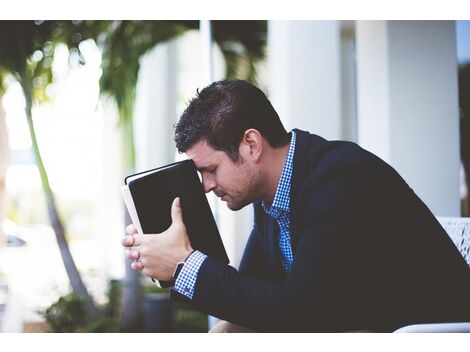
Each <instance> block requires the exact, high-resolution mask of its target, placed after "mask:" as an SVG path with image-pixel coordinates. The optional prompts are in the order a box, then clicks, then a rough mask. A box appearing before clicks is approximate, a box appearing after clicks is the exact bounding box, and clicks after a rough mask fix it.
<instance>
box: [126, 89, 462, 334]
mask: <svg viewBox="0 0 470 352" xmlns="http://www.w3.org/2000/svg"><path fill="white" fill-rule="evenodd" d="M305 113H306V114H308V112H307V111H306V112H305ZM175 141H176V146H177V148H178V150H179V152H185V153H186V154H187V156H188V157H189V158H191V159H193V160H194V162H195V164H196V167H197V168H198V169H199V171H200V172H201V175H202V183H203V187H204V190H205V191H206V192H210V191H213V192H214V193H215V194H216V195H217V196H218V197H220V198H221V200H222V201H225V202H226V203H227V206H228V207H229V208H230V209H232V210H238V209H241V208H243V207H244V206H246V205H248V204H251V203H253V205H254V214H255V220H254V226H253V230H252V233H251V236H250V238H249V240H248V243H247V245H246V249H245V252H244V255H243V259H242V262H241V264H240V267H239V270H238V271H237V270H236V269H235V268H233V267H231V266H229V265H225V264H223V263H221V262H218V261H217V260H215V259H213V258H210V257H207V256H206V255H205V254H204V253H201V252H199V251H193V249H192V247H191V244H190V243H189V240H188V237H187V234H186V230H185V226H184V217H183V216H182V209H181V206H180V204H179V200H178V199H176V200H175V201H174V203H173V206H172V218H173V224H172V225H171V227H170V228H169V229H168V230H167V231H165V232H164V233H162V234H160V235H158V236H146V235H137V234H135V229H134V228H133V227H131V228H129V233H130V234H131V236H127V237H126V238H125V239H124V240H123V245H124V246H126V247H129V251H128V252H127V256H128V257H129V258H132V259H135V262H133V263H132V268H133V269H134V270H141V271H143V273H144V274H145V275H148V276H149V277H152V278H155V279H158V280H165V281H166V280H171V279H172V278H173V276H174V275H175V276H176V283H175V286H174V289H173V290H174V291H175V292H177V294H178V295H182V296H184V297H186V299H187V300H189V301H190V302H191V304H192V305H193V306H194V307H196V308H198V309H200V310H202V311H205V312H207V313H209V314H211V315H214V316H216V317H219V318H221V319H223V320H226V321H228V322H230V323H231V324H236V325H226V326H237V325H238V326H241V327H245V328H249V329H253V330H255V331H351V330H364V329H367V330H374V331H393V330H394V329H396V328H398V327H400V326H403V325H408V324H412V323H423V322H437V321H439V322H443V321H460V320H465V319H470V312H469V304H468V297H470V272H469V268H468V266H467V264H466V263H465V261H464V260H463V258H462V257H461V255H460V253H459V252H458V250H457V249H456V247H455V246H454V244H453V243H452V241H451V240H450V238H449V237H448V236H447V234H446V233H445V231H444V229H443V228H442V227H441V226H440V225H439V223H438V221H437V220H436V219H435V217H434V216H433V215H432V213H431V212H430V211H429V209H428V208H427V207H426V205H425V204H424V203H423V202H422V201H421V200H420V199H419V198H418V197H417V196H416V195H415V194H414V192H413V190H412V189H411V188H410V187H408V185H407V184H406V182H405V181H404V180H403V179H402V178H401V177H400V176H399V175H398V174H397V173H396V171H394V170H393V168H392V167H390V166H389V165H388V164H386V163H385V162H384V161H382V160H380V159H379V158H378V157H376V156H374V155H373V154H371V153H369V152H367V151H365V150H363V149H361V148H360V147H359V146H357V145H356V144H354V143H350V142H340V141H327V140H325V139H323V138H321V137H319V136H316V135H313V134H309V133H308V132H304V131H301V130H297V129H294V130H293V131H291V132H290V133H287V131H286V130H285V129H284V127H283V126H282V123H281V121H280V119H279V116H278V114H277V113H276V111H275V110H274V108H273V107H272V105H271V104H270V102H269V100H268V99H267V98H266V96H265V95H264V94H263V93H262V92H261V91H260V90H259V89H258V88H256V87H254V86H252V85H250V84H249V83H247V82H244V81H238V80H226V81H219V82H215V83H213V84H211V85H210V86H208V87H207V88H205V89H203V90H202V91H201V92H199V93H198V95H197V97H195V98H194V99H193V100H192V101H191V102H190V104H189V105H188V107H187V109H186V110H185V111H184V113H183V114H182V116H181V118H180V120H179V122H178V124H177V125H176V131H175ZM179 262H184V265H182V266H181V265H180V266H179V268H180V269H181V270H180V271H179V270H177V273H174V272H175V268H176V267H177V266H178V265H177V263H179ZM178 271H179V272H178Z"/></svg>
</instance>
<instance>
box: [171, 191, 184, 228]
mask: <svg viewBox="0 0 470 352" xmlns="http://www.w3.org/2000/svg"><path fill="white" fill-rule="evenodd" d="M171 220H172V222H173V223H178V222H183V209H182V208H181V200H180V198H179V197H178V198H175V200H174V201H173V204H172V205H171Z"/></svg>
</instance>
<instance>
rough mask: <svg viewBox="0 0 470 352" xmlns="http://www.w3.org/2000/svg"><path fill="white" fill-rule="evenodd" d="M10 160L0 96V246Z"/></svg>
mask: <svg viewBox="0 0 470 352" xmlns="http://www.w3.org/2000/svg"><path fill="white" fill-rule="evenodd" d="M9 162H10V148H9V145H8V130H7V125H6V114H5V110H3V105H2V97H0V248H1V247H3V246H4V245H6V236H5V234H4V233H3V229H2V223H3V219H4V218H5V203H6V187H5V181H6V176H7V169H8V165H9Z"/></svg>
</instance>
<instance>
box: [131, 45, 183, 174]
mask: <svg viewBox="0 0 470 352" xmlns="http://www.w3.org/2000/svg"><path fill="white" fill-rule="evenodd" d="M176 52H177V45H176V43H175V41H171V42H169V43H164V44H159V45H157V46H156V47H155V48H154V49H152V50H151V51H150V52H149V53H147V54H146V55H145V56H143V57H142V58H141V61H140V70H139V77H138V81H137V88H136V89H137V90H136V102H135V108H134V140H135V146H136V171H142V170H145V169H149V168H154V167H158V166H161V165H164V164H168V163H171V162H173V161H174V160H175V142H174V141H173V135H174V133H173V131H174V130H173V125H174V123H175V122H176V71H177V70H176V66H177V60H176Z"/></svg>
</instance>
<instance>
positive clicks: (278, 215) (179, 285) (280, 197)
mask: <svg viewBox="0 0 470 352" xmlns="http://www.w3.org/2000/svg"><path fill="white" fill-rule="evenodd" d="M291 133H292V138H291V142H290V146H289V152H288V153H287V158H286V162H285V164H284V169H283V170H282V173H281V178H280V179H279V183H278V185H277V189H276V194H275V196H274V200H273V204H272V205H269V204H268V203H265V202H262V203H261V206H262V207H263V209H264V211H265V212H266V213H267V214H268V215H269V216H272V217H273V218H274V219H275V220H276V221H277V223H278V225H279V249H280V251H281V254H282V265H283V267H284V270H285V271H286V272H289V271H290V268H291V265H292V261H293V260H294V257H293V255H292V245H291V238H290V231H289V227H290V187H291V179H292V169H293V164H294V152H295V132H294V131H292V132H291ZM206 258H207V256H206V255H205V254H204V253H202V252H199V251H194V252H193V254H191V255H190V256H189V258H188V259H187V260H186V263H185V264H184V266H183V268H182V269H181V272H180V273H179V275H178V278H177V279H176V281H175V287H174V289H175V290H176V292H178V293H180V294H182V295H184V296H186V297H188V298H189V299H192V298H193V295H194V289H195V286H196V280H197V275H198V273H199V268H200V267H201V265H202V263H203V262H204V260H205V259H206Z"/></svg>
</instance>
